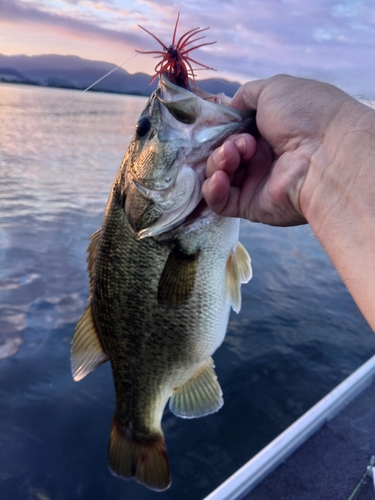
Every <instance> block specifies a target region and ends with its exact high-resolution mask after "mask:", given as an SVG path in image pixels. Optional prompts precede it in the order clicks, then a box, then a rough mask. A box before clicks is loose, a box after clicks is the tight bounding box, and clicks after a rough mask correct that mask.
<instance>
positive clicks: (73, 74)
mask: <svg viewBox="0 0 375 500" xmlns="http://www.w3.org/2000/svg"><path fill="white" fill-rule="evenodd" d="M115 68H116V66H115V65H114V64H111V63H107V62H104V61H91V60H88V59H82V58H80V57H77V56H60V55H55V54H48V55H40V56H25V55H18V56H6V55H3V54H0V82H9V83H27V84H31V85H41V86H44V87H59V88H72V89H79V90H84V89H86V88H87V87H89V86H90V85H92V84H93V83H94V82H96V81H97V80H99V79H100V78H102V77H103V76H104V75H105V74H106V73H108V72H110V71H112V70H113V69H115ZM151 78H152V77H151V76H150V75H146V74H145V73H135V74H134V75H131V74H130V73H128V72H127V71H126V70H124V69H122V68H119V69H117V70H116V71H115V72H113V73H111V74H110V75H109V76H107V77H106V78H105V79H103V80H102V81H100V82H99V83H97V84H96V85H95V87H94V89H93V90H96V91H100V92H114V93H118V94H132V95H144V96H149V95H150V94H151V92H152V91H153V90H155V88H156V82H155V83H154V84H153V85H152V86H150V85H149V84H150V80H151ZM198 85H199V87H200V88H202V89H203V90H205V91H206V92H210V93H212V94H218V93H219V92H224V93H225V94H226V95H229V96H232V95H233V94H234V93H235V92H236V90H237V89H238V87H239V84H238V83H235V82H228V81H226V80H221V79H219V78H210V79H208V80H199V81H198Z"/></svg>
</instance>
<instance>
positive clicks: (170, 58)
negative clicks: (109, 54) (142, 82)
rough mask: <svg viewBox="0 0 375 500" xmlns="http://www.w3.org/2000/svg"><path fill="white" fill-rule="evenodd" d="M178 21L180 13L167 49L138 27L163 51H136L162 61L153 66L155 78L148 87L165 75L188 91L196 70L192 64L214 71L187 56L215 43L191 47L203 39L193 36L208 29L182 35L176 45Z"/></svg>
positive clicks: (157, 39) (194, 30)
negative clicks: (151, 55)
mask: <svg viewBox="0 0 375 500" xmlns="http://www.w3.org/2000/svg"><path fill="white" fill-rule="evenodd" d="M179 19H180V13H178V15H177V20H176V24H175V27H174V32H173V38H172V44H171V45H170V46H169V47H168V46H167V45H165V44H164V43H163V42H162V41H161V40H160V39H159V38H158V37H157V36H155V35H154V34H153V33H151V32H150V31H148V30H147V29H146V28H143V27H142V26H140V25H138V26H139V27H140V28H141V29H143V31H145V32H146V33H148V34H149V35H151V36H152V37H153V38H154V39H155V40H156V41H157V42H159V43H160V45H161V46H162V47H163V51H161V50H160V51H141V50H137V51H136V52H138V53H140V54H156V56H155V57H162V60H161V61H160V62H159V63H158V64H157V65H156V66H155V76H154V77H153V78H152V80H151V82H150V85H152V84H153V83H154V81H155V80H156V78H157V77H158V76H159V77H160V76H161V75H162V73H167V74H168V79H169V80H170V81H171V82H172V83H174V84H175V85H178V86H179V87H183V88H185V89H188V90H190V85H189V80H190V79H191V80H193V82H194V81H195V76H196V75H195V73H194V71H196V69H193V66H192V63H193V64H198V65H199V66H201V68H203V69H211V70H214V71H215V69H214V68H210V67H209V66H206V65H205V64H202V63H200V62H198V61H196V60H195V59H192V58H191V57H190V55H189V53H190V52H191V51H192V50H196V49H199V48H200V47H204V46H205V45H213V44H214V43H216V42H205V43H201V44H199V45H195V46H193V47H191V45H192V44H193V43H195V42H197V41H198V40H202V39H203V38H205V37H204V36H200V37H198V38H194V37H195V35H198V34H199V33H202V32H203V31H207V30H208V29H209V28H202V29H201V28H193V29H191V30H189V31H187V32H186V33H185V34H184V35H182V36H181V37H180V39H179V40H178V42H177V44H176V33H177V26H178V21H179Z"/></svg>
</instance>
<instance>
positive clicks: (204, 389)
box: [169, 358, 224, 418]
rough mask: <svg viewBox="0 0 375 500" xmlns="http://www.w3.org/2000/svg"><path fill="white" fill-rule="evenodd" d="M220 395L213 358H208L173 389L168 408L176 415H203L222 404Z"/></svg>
mask: <svg viewBox="0 0 375 500" xmlns="http://www.w3.org/2000/svg"><path fill="white" fill-rule="evenodd" d="M222 395H223V393H222V391H221V387H220V384H219V382H218V381H217V376H216V373H215V370H214V362H213V359H212V358H208V359H207V361H206V362H205V364H204V365H203V366H202V367H201V368H200V369H199V370H198V371H197V373H195V374H194V375H193V376H192V377H191V379H190V380H188V381H187V382H186V383H185V384H184V385H182V386H181V387H178V388H177V389H175V391H174V393H173V395H172V397H171V399H170V401H169V408H170V410H171V412H172V413H174V414H175V415H177V416H178V417H182V418H197V417H204V416H205V415H210V414H211V413H215V412H216V411H218V410H219V409H220V408H221V407H222V406H223V404H224V401H223V397H222Z"/></svg>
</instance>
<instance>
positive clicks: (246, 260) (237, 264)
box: [227, 242, 253, 313]
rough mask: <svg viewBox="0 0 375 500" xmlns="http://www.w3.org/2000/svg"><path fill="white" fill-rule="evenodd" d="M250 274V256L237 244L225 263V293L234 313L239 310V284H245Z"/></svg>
mask: <svg viewBox="0 0 375 500" xmlns="http://www.w3.org/2000/svg"><path fill="white" fill-rule="evenodd" d="M252 274H253V273H252V269H251V259H250V256H249V254H248V253H247V251H246V249H245V247H244V246H243V245H241V243H240V242H238V244H237V247H236V249H235V250H234V251H233V252H232V253H231V254H230V256H229V259H228V262H227V292H228V296H229V300H230V303H231V305H232V308H233V310H234V311H235V312H236V313H238V312H240V309H241V283H247V282H248V281H249V280H250V279H251V277H252Z"/></svg>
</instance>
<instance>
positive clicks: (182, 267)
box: [158, 244, 199, 307]
mask: <svg viewBox="0 0 375 500" xmlns="http://www.w3.org/2000/svg"><path fill="white" fill-rule="evenodd" d="M198 258H199V252H197V253H194V254H187V253H185V252H184V250H183V249H182V248H181V247H180V245H179V244H177V245H175V247H174V248H173V250H172V251H171V253H170V254H169V257H168V259H167V262H166V263H165V266H164V269H163V272H162V274H161V276H160V280H159V286H158V301H159V303H161V304H166V305H168V306H172V307H175V306H179V305H181V304H183V303H184V302H186V301H187V300H188V298H189V297H190V295H191V293H192V291H193V288H194V283H195V275H196V272H197V266H198Z"/></svg>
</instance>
